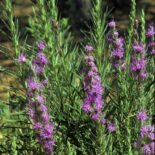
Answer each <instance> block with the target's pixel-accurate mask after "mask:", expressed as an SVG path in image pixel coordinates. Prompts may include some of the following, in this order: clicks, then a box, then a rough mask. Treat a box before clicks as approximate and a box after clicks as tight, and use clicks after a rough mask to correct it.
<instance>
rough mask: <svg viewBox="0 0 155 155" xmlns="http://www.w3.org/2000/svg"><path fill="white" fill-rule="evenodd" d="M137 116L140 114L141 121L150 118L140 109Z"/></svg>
mask: <svg viewBox="0 0 155 155" xmlns="http://www.w3.org/2000/svg"><path fill="white" fill-rule="evenodd" d="M137 116H138V119H139V120H140V121H141V122H143V121H145V120H147V119H148V117H147V115H146V113H145V111H138V115H137Z"/></svg>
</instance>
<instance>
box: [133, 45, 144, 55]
mask: <svg viewBox="0 0 155 155" xmlns="http://www.w3.org/2000/svg"><path fill="white" fill-rule="evenodd" d="M132 48H133V49H134V51H136V52H137V53H143V52H145V50H144V47H143V43H142V42H140V43H138V42H135V43H134V44H133V45H132Z"/></svg>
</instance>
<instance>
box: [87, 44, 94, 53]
mask: <svg viewBox="0 0 155 155" xmlns="http://www.w3.org/2000/svg"><path fill="white" fill-rule="evenodd" d="M85 49H86V52H87V53H89V52H90V51H92V50H93V48H92V47H91V46H89V45H86V47H85Z"/></svg>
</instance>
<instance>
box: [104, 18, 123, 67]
mask: <svg viewBox="0 0 155 155" xmlns="http://www.w3.org/2000/svg"><path fill="white" fill-rule="evenodd" d="M109 27H110V31H109V35H108V38H107V39H108V41H109V43H110V44H109V46H110V48H111V58H112V63H113V64H114V66H115V67H116V68H118V67H120V66H121V67H122V69H123V70H124V69H125V68H126V66H125V59H124V60H123V59H122V58H123V54H124V47H123V42H124V39H123V38H122V37H119V33H118V32H117V30H116V23H115V21H114V20H112V21H111V22H110V23H109Z"/></svg>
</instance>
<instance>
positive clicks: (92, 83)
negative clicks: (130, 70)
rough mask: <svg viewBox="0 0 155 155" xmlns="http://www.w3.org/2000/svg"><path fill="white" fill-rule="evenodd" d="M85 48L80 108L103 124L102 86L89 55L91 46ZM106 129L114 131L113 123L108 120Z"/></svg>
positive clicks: (92, 59)
mask: <svg viewBox="0 0 155 155" xmlns="http://www.w3.org/2000/svg"><path fill="white" fill-rule="evenodd" d="M85 49H86V55H85V56H84V57H83V63H84V64H85V65H84V69H83V74H84V80H83V88H84V91H85V100H84V101H82V109H83V110H84V111H86V112H87V113H88V114H89V116H90V117H91V119H92V120H98V121H100V122H101V124H105V123H106V119H105V118H104V116H105V114H103V112H102V108H103V105H104V102H103V99H102V94H103V86H102V84H101V79H100V76H99V75H98V69H97V67H96V65H95V62H94V57H93V56H92V55H91V51H92V50H93V48H92V47H91V46H88V45H87V46H86V48H85ZM108 130H109V131H112V132H113V131H116V128H115V124H114V123H111V122H108Z"/></svg>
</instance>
